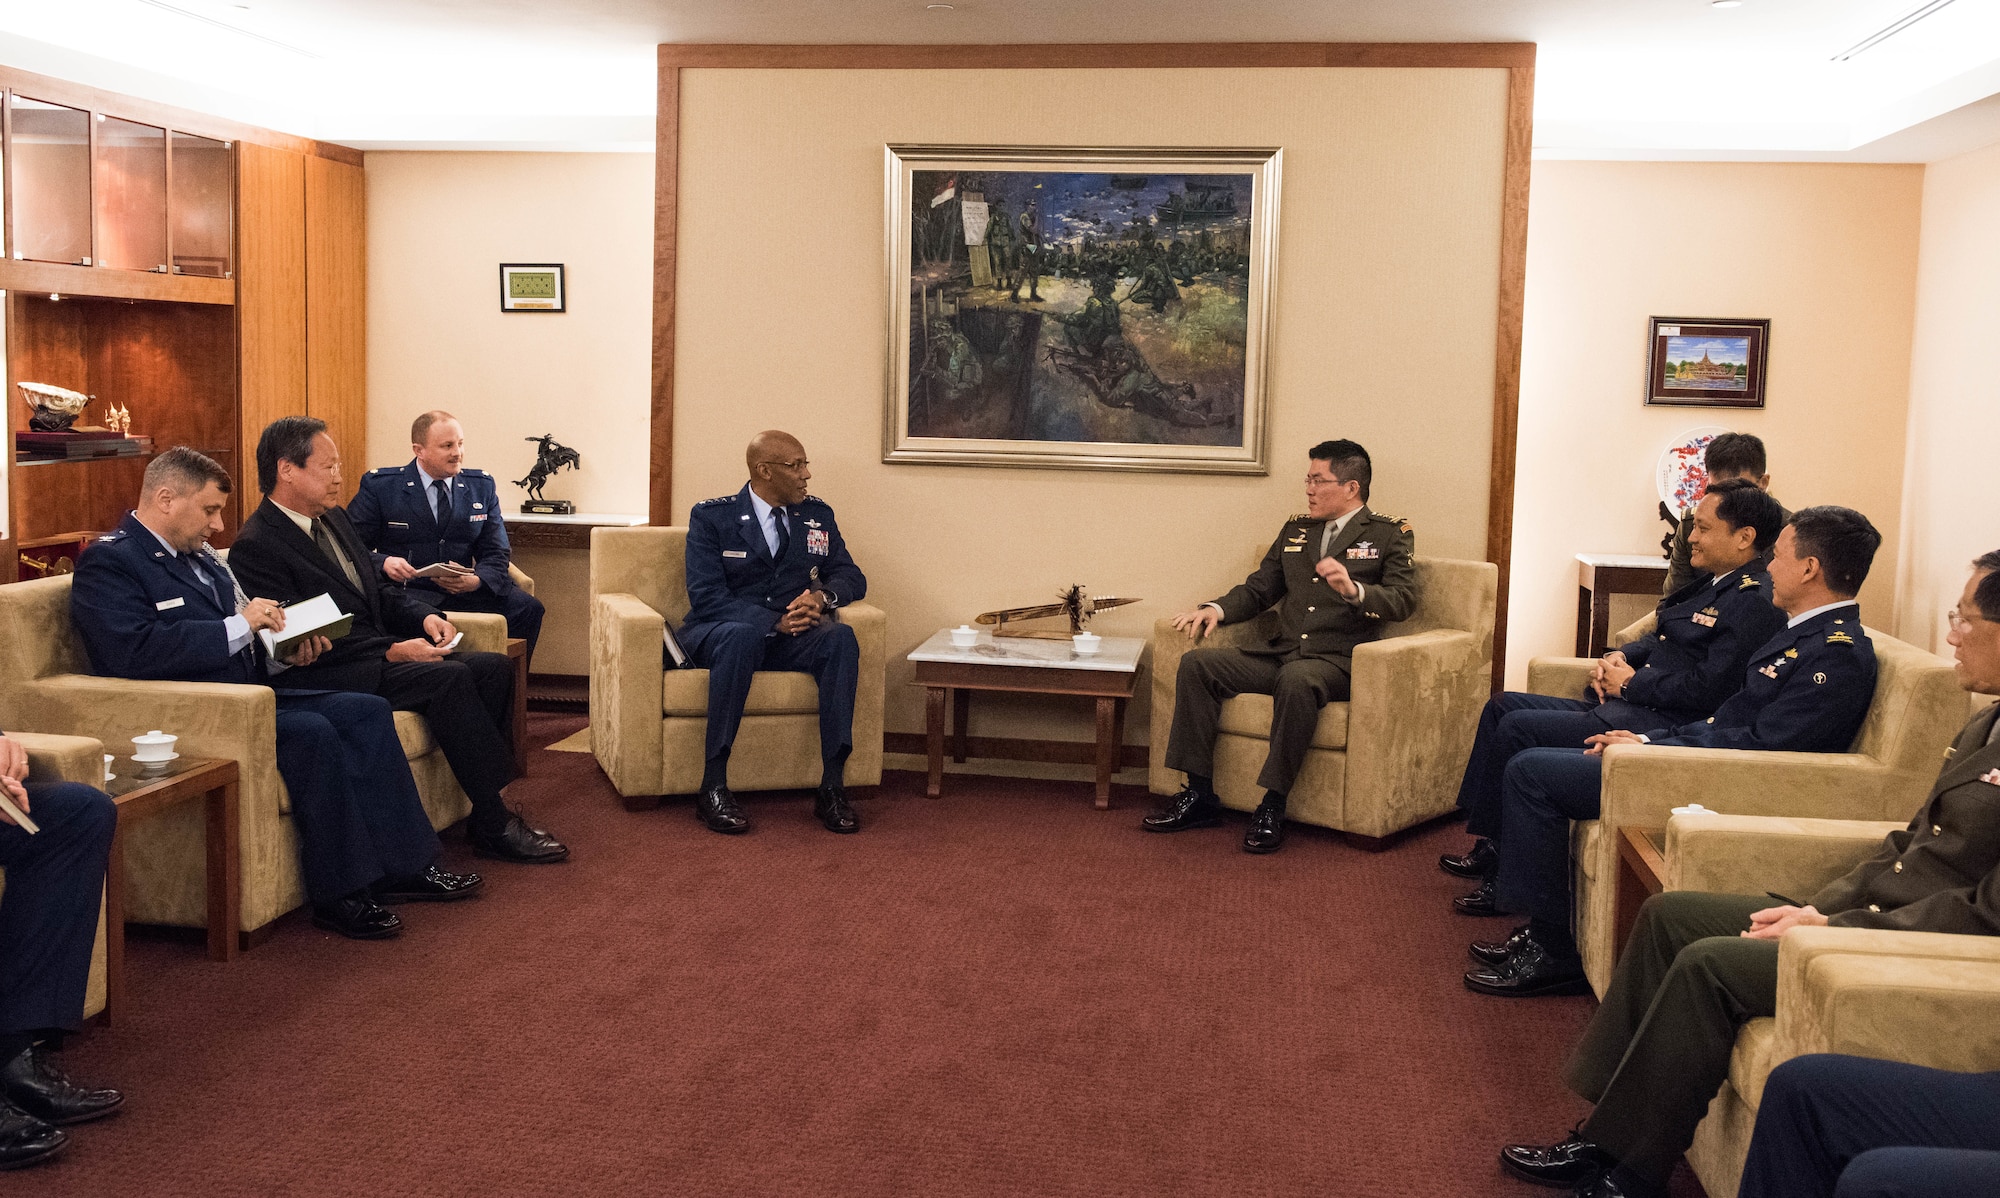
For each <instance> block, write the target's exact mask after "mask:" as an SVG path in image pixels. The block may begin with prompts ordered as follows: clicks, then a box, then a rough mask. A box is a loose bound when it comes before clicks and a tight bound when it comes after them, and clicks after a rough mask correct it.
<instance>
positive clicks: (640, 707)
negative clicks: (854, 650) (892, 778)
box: [590, 527, 889, 811]
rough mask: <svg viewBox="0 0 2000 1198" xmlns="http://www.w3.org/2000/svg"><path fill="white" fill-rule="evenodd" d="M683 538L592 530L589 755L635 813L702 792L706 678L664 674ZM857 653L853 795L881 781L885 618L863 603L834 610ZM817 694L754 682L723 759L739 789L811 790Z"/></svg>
mask: <svg viewBox="0 0 2000 1198" xmlns="http://www.w3.org/2000/svg"><path fill="white" fill-rule="evenodd" d="M687 613H688V595H687V529H686V528H684V527H644V528H596V529H592V530H591V534H590V747H591V751H592V752H593V753H595V754H596V755H597V763H598V765H600V766H602V767H603V768H604V774H605V777H607V778H609V779H611V785H612V786H613V787H615V788H616V789H617V791H618V793H619V795H620V796H622V797H623V799H624V800H625V806H626V807H627V808H628V809H630V810H633V811H638V810H642V809H644V808H647V807H653V806H657V805H658V804H659V801H660V797H661V796H662V795H670V794H693V793H694V792H696V791H698V790H700V789H701V770H702V759H703V738H704V737H705V735H706V734H707V731H708V671H707V670H694V669H687V670H668V669H664V668H663V665H662V659H661V647H662V645H661V633H662V631H663V625H664V622H665V621H666V620H672V621H674V623H675V624H679V623H680V622H681V621H682V620H684V619H686V618H687ZM837 614H838V615H839V617H840V620H841V622H842V623H843V624H846V625H848V626H849V627H851V628H853V629H854V635H855V638H856V639H857V640H858V641H860V643H861V679H860V683H859V685H858V686H857V687H856V689H855V695H854V752H853V755H852V756H850V757H848V759H847V770H846V773H845V775H844V778H845V781H846V785H847V786H849V787H862V786H876V785H879V784H880V783H881V781H882V705H883V699H884V687H885V679H886V677H887V675H886V673H885V670H886V666H887V651H888V636H889V620H888V617H887V616H886V615H884V614H883V612H882V610H881V609H880V608H878V607H875V606H873V605H871V604H868V603H850V604H848V605H847V606H846V607H843V608H840V609H838V612H837ZM819 779H820V757H819V688H818V687H817V686H816V685H814V683H813V680H812V676H811V675H809V674H795V673H781V672H776V671H771V672H759V673H758V674H757V676H756V679H755V680H754V681H753V682H752V683H751V684H750V697H749V699H748V701H746V702H745V704H744V707H743V724H742V729H741V731H739V732H738V733H737V737H736V745H735V748H734V750H733V751H732V752H731V754H730V758H729V785H730V786H731V787H732V788H733V789H736V790H744V791H749V790H792V789H803V788H808V787H814V786H817V785H819Z"/></svg>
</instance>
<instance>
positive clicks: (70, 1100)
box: [0, 1047, 125, 1125]
mask: <svg viewBox="0 0 2000 1198" xmlns="http://www.w3.org/2000/svg"><path fill="white" fill-rule="evenodd" d="M0 1095H4V1096H5V1097H6V1099H7V1101H8V1102H10V1103H12V1104H13V1105H14V1106H16V1107H18V1108H19V1109H20V1110H21V1112H22V1113H23V1114H26V1115H29V1116H31V1117H33V1118H36V1119H39V1120H41V1121H42V1122H43V1123H47V1124H51V1125H56V1124H68V1123H88V1122H90V1121H91V1120H92V1119H102V1118H104V1117H105V1116H106V1115H109V1114H110V1113H111V1112H113V1111H115V1110H117V1109H118V1108H119V1107H121V1106H123V1105H124V1104H125V1096H124V1095H123V1094H120V1093H119V1092H118V1091H116V1090H93V1089H91V1088H89V1087H87V1086H79V1085H77V1084H76V1083H75V1082H73V1081H71V1080H69V1078H67V1077H65V1076H64V1075H63V1071H62V1070H60V1069H58V1068H56V1067H55V1065H54V1063H52V1062H51V1061H50V1060H49V1054H48V1051H47V1050H46V1049H42V1048H34V1047H30V1048H24V1049H22V1050H21V1051H20V1052H19V1053H17V1054H16V1055H15V1057H14V1059H13V1060H11V1061H8V1062H7V1063H6V1064H5V1065H0Z"/></svg>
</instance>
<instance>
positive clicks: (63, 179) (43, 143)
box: [7, 96, 90, 266]
mask: <svg viewBox="0 0 2000 1198" xmlns="http://www.w3.org/2000/svg"><path fill="white" fill-rule="evenodd" d="M9 106H10V108H11V110H12V112H11V115H12V117H13V126H14V136H13V143H14V146H13V148H14V156H13V160H12V161H11V162H9V163H8V164H7V166H8V170H9V172H10V186H9V188H8V190H9V192H10V193H11V194H12V195H13V198H14V228H13V236H12V238H11V240H10V244H11V245H12V246H13V252H14V257H16V258H30V259H33V260H35V261H37V262H70V263H80V264H82V265H85V266H88V265H90V114H89V113H87V112H85V111H83V110H82V109H79V108H67V107H64V106H63V105H61V104H46V103H43V102H42V101H40V100H30V99H28V98H27V97H25V96H13V97H12V98H11V100H10V104H9Z"/></svg>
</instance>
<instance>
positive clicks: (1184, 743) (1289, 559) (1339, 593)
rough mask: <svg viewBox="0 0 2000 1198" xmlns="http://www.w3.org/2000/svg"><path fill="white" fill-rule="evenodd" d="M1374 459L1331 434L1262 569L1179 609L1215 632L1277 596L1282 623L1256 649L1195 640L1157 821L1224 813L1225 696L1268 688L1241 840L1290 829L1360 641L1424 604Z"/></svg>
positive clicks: (1199, 627)
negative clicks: (1301, 503) (1183, 777)
mask: <svg viewBox="0 0 2000 1198" xmlns="http://www.w3.org/2000/svg"><path fill="white" fill-rule="evenodd" d="M1372 474H1373V465H1372V463H1371V462H1370V460H1369V457H1368V451H1367V450H1365V449H1363V448H1362V447H1361V446H1359V445H1357V444H1355V443H1354V442H1352V441H1344V440H1343V441H1322V442H1321V443H1320V444H1318V445H1315V446H1313V448H1312V450H1311V451H1310V453H1309V454H1308V460H1307V471H1306V511H1305V513H1304V514H1302V515H1298V516H1293V517H1292V518H1291V519H1290V520H1287V521H1286V522H1285V526H1284V528H1282V529H1280V530H1279V532H1278V538H1277V540H1275V541H1273V542H1271V551H1270V552H1269V553H1266V554H1265V555H1264V560H1263V562H1262V563H1260V564H1259V565H1258V567H1257V570H1256V572H1255V573H1253V574H1251V575H1250V577H1249V578H1247V579H1245V580H1244V581H1243V583H1242V585H1240V586H1238V587H1236V588H1235V589H1234V590H1232V591H1230V592H1229V593H1228V594H1227V595H1224V596H1223V597H1222V598H1220V599H1215V600H1211V601H1210V602H1208V603H1204V604H1202V605H1201V606H1200V607H1197V608H1195V609H1194V610H1193V611H1187V612H1182V613H1180V614H1179V615H1177V616H1175V617H1174V627H1176V628H1179V629H1181V630H1183V631H1185V632H1186V633H1187V634H1188V635H1189V636H1191V637H1201V636H1206V635H1207V634H1208V633H1209V632H1210V631H1212V630H1213V629H1214V628H1215V626H1216V625H1218V624H1238V623H1241V622H1242V621H1244V620H1249V619H1254V618H1255V617H1256V616H1257V615H1258V614H1260V613H1262V612H1263V611H1265V610H1266V609H1267V608H1272V607H1275V608H1277V615H1278V623H1277V631H1276V632H1275V633H1274V634H1273V635H1272V636H1271V639H1270V640H1269V641H1268V642H1266V643H1265V644H1263V645H1258V646H1254V647H1252V648H1248V649H1195V650H1192V651H1191V652H1189V653H1188V654H1187V655H1186V656H1185V657H1182V658H1181V666H1180V674H1179V675H1178V677H1177V678H1176V679H1175V681H1174V722H1173V731H1172V733H1171V734H1170V735H1169V736H1168V738H1167V757H1166V762H1167V766H1168V767H1169V768H1171V769H1177V770H1182V771H1184V772H1185V773H1186V774H1187V785H1186V786H1184V787H1182V788H1181V791H1180V793H1179V794H1177V795H1175V796H1174V797H1173V798H1172V799H1170V800H1169V801H1168V803H1167V806H1166V808H1165V809H1164V810H1162V811H1159V812H1156V813H1154V814H1152V815H1149V816H1147V817H1146V819H1145V827H1146V830H1147V831H1149V832H1179V831H1182V830H1184V829H1187V828H1204V827H1211V826H1213V825H1215V824H1218V823H1220V822H1221V821H1222V803H1221V800H1219V799H1217V798H1216V797H1215V790H1214V782H1213V778H1212V774H1213V768H1214V766H1213V761H1214V753H1215V731H1216V723H1217V720H1218V718H1219V716H1220V714H1221V710H1222V704H1223V701H1224V700H1226V699H1229V698H1231V697H1233V696H1236V695H1240V694H1246V693H1248V694H1262V695H1270V696H1271V699H1272V709H1271V750H1270V755H1269V756H1268V757H1266V758H1265V760H1264V769H1263V771H1262V772H1261V773H1260V774H1258V776H1257V784H1258V785H1259V786H1262V787H1263V788H1264V801H1263V803H1262V804H1260V805H1259V806H1258V808H1257V812H1256V814H1255V815H1254V816H1253V817H1252V818H1251V821H1250V831H1249V832H1248V834H1246V835H1245V836H1244V838H1243V848H1244V851H1245V852H1250V853H1269V852H1274V851H1276V850H1277V848H1278V846H1279V844H1281V843H1283V841H1284V820H1285V795H1286V793H1287V792H1288V791H1290V790H1291V787H1292V779H1293V778H1295V777H1297V776H1298V772H1299V766H1300V765H1301V764H1303V763H1304V761H1305V756H1306V749H1307V748H1308V747H1309V746H1310V745H1311V744H1312V735H1313V728H1314V727H1315V726H1316V725H1317V724H1318V723H1319V711H1320V708H1322V707H1324V706H1326V705H1327V704H1328V703H1337V702H1339V701H1341V700H1343V699H1345V698H1347V696H1348V684H1349V678H1350V676H1351V673H1352V665H1353V659H1354V646H1356V645H1358V644H1361V643H1362V642H1363V641H1372V640H1374V639H1375V638H1376V637H1377V636H1380V635H1381V632H1382V623H1383V621H1385V620H1402V619H1407V618H1408V617H1409V615H1410V613H1411V612H1412V611H1415V610H1416V606H1417V570H1416V565H1415V563H1414V562H1412V560H1411V556H1410V555H1411V553H1412V552H1413V550H1414V548H1415V545H1416V537H1415V536H1414V535H1413V534H1412V533H1411V531H1410V526H1409V525H1408V524H1406V523H1404V522H1403V521H1401V520H1399V519H1397V518H1396V517H1394V516H1383V515H1379V514H1377V513H1375V512H1371V511H1369V510H1368V506H1367V503H1368V488H1369V482H1370V478H1371V475H1372Z"/></svg>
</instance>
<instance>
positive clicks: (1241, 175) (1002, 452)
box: [882, 146, 1281, 474]
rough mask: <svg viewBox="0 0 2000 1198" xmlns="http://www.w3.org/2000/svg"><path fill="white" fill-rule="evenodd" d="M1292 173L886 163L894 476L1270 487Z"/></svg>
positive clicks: (1238, 152)
mask: <svg viewBox="0 0 2000 1198" xmlns="http://www.w3.org/2000/svg"><path fill="white" fill-rule="evenodd" d="M1280 156H1281V155H1280V152H1279V151H1278V150H1276V149H1157V148H1155V149H1139V148H1130V149H1085V148H1074V147H973V146H889V147H888V148H887V183H888V203H887V235H888V246H887V249H888V252H887V260H888V268H889V345H888V355H889V356H888V363H887V365H888V370H887V380H888V385H887V396H886V404H885V410H884V419H883V436H882V452H883V460H884V461H888V462H927V463H946V464H962V465H982V466H996V465H1006V466H1028V467H1043V468H1065V469H1095V470H1106V469H1109V470H1165V471H1187V472H1207V473H1230V474H1264V473H1267V461H1266V456H1265V386H1266V372H1265V350H1266V345H1267V344H1268V341H1269V329H1270V319H1271V304H1270V301H1271V269H1272V265H1273V263H1274V261H1275V251H1276V246H1277V230H1278V171H1279V161H1280Z"/></svg>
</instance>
